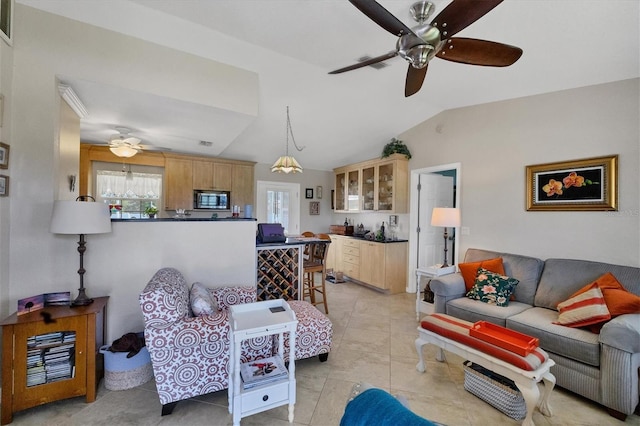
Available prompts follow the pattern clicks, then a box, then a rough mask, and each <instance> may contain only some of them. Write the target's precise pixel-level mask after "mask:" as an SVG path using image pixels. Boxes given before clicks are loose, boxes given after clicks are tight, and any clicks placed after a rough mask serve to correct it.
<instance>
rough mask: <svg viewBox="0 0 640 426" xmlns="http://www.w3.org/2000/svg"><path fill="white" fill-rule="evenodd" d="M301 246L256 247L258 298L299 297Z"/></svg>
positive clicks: (285, 298) (290, 298)
mask: <svg viewBox="0 0 640 426" xmlns="http://www.w3.org/2000/svg"><path fill="white" fill-rule="evenodd" d="M303 247H304V246H303V245H295V246H269V247H258V277H257V292H258V300H271V299H284V300H297V299H299V298H300V293H299V292H300V283H301V282H302V278H301V275H302V248H303Z"/></svg>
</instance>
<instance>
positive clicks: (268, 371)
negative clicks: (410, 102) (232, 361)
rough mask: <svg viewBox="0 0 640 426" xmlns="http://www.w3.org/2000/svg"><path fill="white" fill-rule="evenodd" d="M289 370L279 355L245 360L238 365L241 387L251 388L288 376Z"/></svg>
mask: <svg viewBox="0 0 640 426" xmlns="http://www.w3.org/2000/svg"><path fill="white" fill-rule="evenodd" d="M288 374H289V372H288V371H287V368H286V367H285V366H284V363H283V362H282V358H280V357H279V356H273V357H270V358H265V359H259V360H256V361H251V362H245V363H243V364H242V365H241V366H240V375H241V376H242V388H243V389H252V388H254V387H257V386H263V385H266V384H269V383H273V382H277V381H278V380H282V379H284V378H287V377H288Z"/></svg>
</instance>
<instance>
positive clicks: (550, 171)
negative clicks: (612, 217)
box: [526, 155, 618, 211]
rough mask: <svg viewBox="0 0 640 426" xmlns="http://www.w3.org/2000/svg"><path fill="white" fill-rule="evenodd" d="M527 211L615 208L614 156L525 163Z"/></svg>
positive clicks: (616, 184) (616, 169)
mask: <svg viewBox="0 0 640 426" xmlns="http://www.w3.org/2000/svg"><path fill="white" fill-rule="evenodd" d="M526 187H527V210H528V211H616V210H618V156H617V155H611V156H607V157H595V158H587V159H584V160H572V161H562V162H558V163H546V164H537V165H532V166H526Z"/></svg>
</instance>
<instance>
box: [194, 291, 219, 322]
mask: <svg viewBox="0 0 640 426" xmlns="http://www.w3.org/2000/svg"><path fill="white" fill-rule="evenodd" d="M189 299H190V300H191V310H192V311H193V314H194V315H195V316H197V317H199V316H200V315H211V314H213V313H215V312H217V311H218V306H217V304H216V301H215V300H214V299H213V297H211V293H209V289H208V288H207V287H205V286H204V285H202V283H193V285H192V286H191V291H190V293H189Z"/></svg>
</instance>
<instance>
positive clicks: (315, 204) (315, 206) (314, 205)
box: [309, 201, 320, 215]
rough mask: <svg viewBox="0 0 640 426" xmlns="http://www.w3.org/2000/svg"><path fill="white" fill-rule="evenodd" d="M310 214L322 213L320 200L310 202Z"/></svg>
mask: <svg viewBox="0 0 640 426" xmlns="http://www.w3.org/2000/svg"><path fill="white" fill-rule="evenodd" d="M309 214H311V215H318V214H320V202H319V201H312V202H310V203H309Z"/></svg>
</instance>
